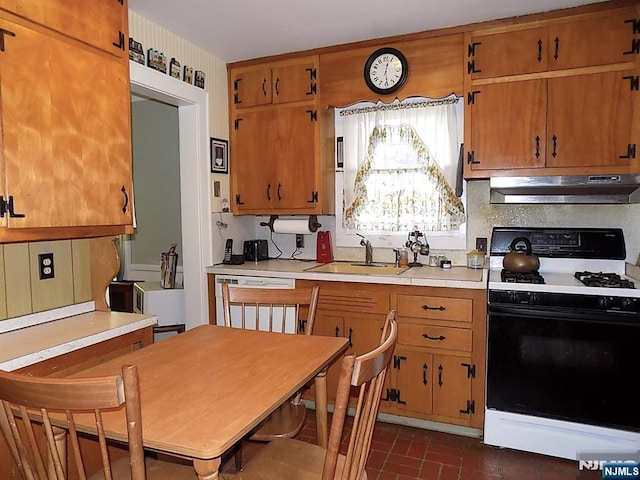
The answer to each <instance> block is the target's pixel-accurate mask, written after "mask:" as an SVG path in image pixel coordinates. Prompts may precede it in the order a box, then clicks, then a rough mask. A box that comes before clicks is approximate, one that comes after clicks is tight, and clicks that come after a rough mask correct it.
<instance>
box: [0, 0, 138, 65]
mask: <svg viewBox="0 0 640 480" xmlns="http://www.w3.org/2000/svg"><path fill="white" fill-rule="evenodd" d="M0 8H2V9H5V10H7V11H10V12H12V13H15V14H16V15H20V16H22V17H25V18H27V19H29V20H31V21H33V22H35V23H39V24H40V25H44V26H45V27H48V28H51V29H52V30H55V31H57V32H60V33H62V34H64V35H67V36H69V37H71V38H75V39H78V40H80V41H82V42H85V43H88V44H89V45H93V46H94V47H97V48H100V49H102V50H104V51H106V52H109V53H112V54H116V55H118V56H120V57H122V56H124V55H125V52H126V51H127V44H126V43H125V42H127V41H128V40H127V39H126V38H125V37H126V28H125V27H124V22H125V20H126V15H127V3H126V2H124V1H118V0H47V1H46V2H42V1H39V0H6V1H3V2H2V6H1V7H0Z"/></svg>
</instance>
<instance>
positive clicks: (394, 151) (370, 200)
mask: <svg viewBox="0 0 640 480" xmlns="http://www.w3.org/2000/svg"><path fill="white" fill-rule="evenodd" d="M457 102H458V99H457V98H456V97H455V96H451V97H448V98H446V99H439V100H428V99H424V98H422V99H410V100H406V101H404V102H399V101H396V102H394V103H392V104H381V103H379V104H377V105H373V104H371V105H369V106H366V107H362V106H359V107H358V108H348V109H344V110H342V111H341V112H340V115H341V116H342V122H343V137H344V140H343V148H344V196H343V201H344V205H343V211H344V215H343V226H344V227H345V228H347V229H353V230H360V231H362V230H364V231H412V230H413V229H414V227H418V228H419V229H420V230H421V231H451V230H458V229H459V227H460V225H461V224H462V223H464V222H465V211H464V204H463V203H462V201H461V200H460V198H458V197H457V196H456V195H455V189H454V187H455V185H456V180H457V172H458V156H459V149H460V144H461V138H460V135H461V128H460V122H459V120H460V119H458V114H457V109H456V103H457Z"/></svg>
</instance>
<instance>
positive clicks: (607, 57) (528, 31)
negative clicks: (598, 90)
mask: <svg viewBox="0 0 640 480" xmlns="http://www.w3.org/2000/svg"><path fill="white" fill-rule="evenodd" d="M633 22H634V14H633V12H632V11H630V10H628V9H627V10H613V11H610V12H603V13H600V14H598V15H592V16H589V17H586V18H575V19H564V20H559V21H558V23H555V24H551V25H549V26H544V27H535V24H534V25H533V26H531V25H525V26H521V28H520V29H518V30H511V31H505V32H502V33H490V31H486V32H482V31H480V32H474V33H473V34H472V36H471V43H470V44H469V46H468V53H469V55H468V59H467V69H468V71H469V73H470V74H471V78H472V79H473V80H477V79H480V78H492V77H501V76H505V75H520V74H528V73H537V72H544V71H547V70H563V69H571V68H581V67H590V66H597V65H609V64H613V63H624V62H633V61H634V59H633V56H634V55H635V54H637V53H638V52H637V48H638V47H637V46H636V43H637V42H634V36H633V33H634V28H635V27H634V23H633Z"/></svg>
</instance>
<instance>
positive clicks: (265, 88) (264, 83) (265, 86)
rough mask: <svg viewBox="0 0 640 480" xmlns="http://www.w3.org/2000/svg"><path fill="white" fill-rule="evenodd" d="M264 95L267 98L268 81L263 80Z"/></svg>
mask: <svg viewBox="0 0 640 480" xmlns="http://www.w3.org/2000/svg"><path fill="white" fill-rule="evenodd" d="M262 95H264V96H265V97H266V96H267V79H266V78H263V79H262Z"/></svg>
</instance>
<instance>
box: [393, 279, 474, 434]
mask: <svg viewBox="0 0 640 480" xmlns="http://www.w3.org/2000/svg"><path fill="white" fill-rule="evenodd" d="M423 293H424V294H415V293H413V292H411V294H405V293H404V292H402V291H399V292H398V293H397V294H396V295H392V298H393V300H392V304H393V303H395V305H396V310H397V318H398V347H397V348H396V352H395V354H394V357H393V360H392V368H390V370H389V375H388V377H387V385H386V389H385V395H384V397H383V406H384V408H383V410H384V411H386V412H388V413H395V414H400V415H404V416H418V417H420V418H425V419H430V420H434V421H439V422H445V423H455V424H459V425H467V426H470V425H472V424H478V421H477V420H476V419H475V417H476V415H475V414H476V409H477V408H478V406H480V405H482V404H481V403H478V401H479V399H478V398H476V397H477V396H478V395H479V394H480V389H483V388H484V385H483V381H482V380H481V379H477V377H476V368H477V363H479V362H478V355H477V353H478V352H477V351H476V352H475V354H476V355H475V358H474V357H473V356H472V355H473V352H474V343H473V320H474V317H473V314H474V305H473V304H474V300H473V299H472V298H459V297H458V296H456V293H457V291H456V290H451V289H450V290H448V291H445V292H433V291H432V290H430V289H424V290H423ZM432 293H437V295H436V294H432ZM442 293H445V295H446V296H441V294H442ZM476 308H477V306H476ZM476 349H477V347H476ZM481 362H482V360H480V363H481ZM480 409H481V408H480Z"/></svg>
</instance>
